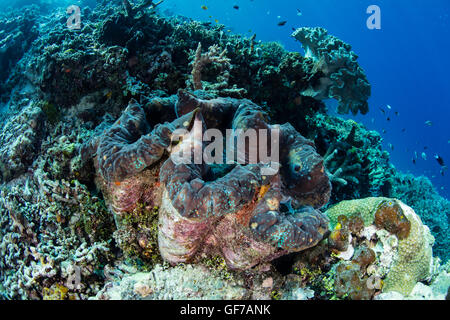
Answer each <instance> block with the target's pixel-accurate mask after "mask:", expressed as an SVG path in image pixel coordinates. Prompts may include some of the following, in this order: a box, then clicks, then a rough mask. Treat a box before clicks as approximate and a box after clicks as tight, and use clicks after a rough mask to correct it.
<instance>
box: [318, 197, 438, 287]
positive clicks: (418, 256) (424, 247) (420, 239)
mask: <svg viewBox="0 0 450 320" xmlns="http://www.w3.org/2000/svg"><path fill="white" fill-rule="evenodd" d="M326 214H327V216H328V217H329V218H330V227H331V229H334V228H335V227H336V225H338V217H340V216H342V215H345V216H346V217H348V218H353V217H360V218H361V219H362V220H363V221H364V226H365V230H364V231H363V232H362V233H363V234H364V233H365V234H370V233H373V232H372V231H370V228H371V226H373V227H375V229H376V228H378V229H385V230H387V231H388V232H389V233H391V234H392V236H395V237H396V238H398V248H397V251H396V252H395V255H394V258H393V261H392V263H390V264H389V266H388V269H389V270H388V272H387V275H386V278H385V279H384V286H383V292H388V291H398V292H400V293H402V294H404V295H408V294H409V293H411V291H412V289H413V288H414V286H415V284H416V283H417V282H418V281H420V280H424V279H426V278H427V277H428V276H429V275H430V268H431V264H432V261H433V257H432V249H431V246H432V244H433V242H434V239H433V237H432V236H431V234H430V230H429V229H428V227H427V226H425V225H423V224H422V221H421V219H420V218H419V216H417V214H416V213H415V212H414V211H413V210H412V209H411V208H410V207H408V206H407V205H405V204H404V203H402V202H401V201H399V200H396V199H388V198H367V199H360V200H350V201H342V202H341V203H339V204H338V205H336V206H334V207H332V208H330V209H329V210H327V211H326ZM367 228H368V229H367ZM377 234H378V233H377ZM380 235H381V234H380ZM365 237H367V235H366V236H365ZM369 237H370V236H369ZM368 240H370V239H368ZM379 259H380V257H378V258H377V262H376V264H380V263H381V261H380V260H379Z"/></svg>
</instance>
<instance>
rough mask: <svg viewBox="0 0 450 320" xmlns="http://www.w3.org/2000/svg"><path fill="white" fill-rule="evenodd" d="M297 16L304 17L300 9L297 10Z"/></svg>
mask: <svg viewBox="0 0 450 320" xmlns="http://www.w3.org/2000/svg"><path fill="white" fill-rule="evenodd" d="M297 15H298V16H299V17H301V16H302V12H301V11H300V9H297Z"/></svg>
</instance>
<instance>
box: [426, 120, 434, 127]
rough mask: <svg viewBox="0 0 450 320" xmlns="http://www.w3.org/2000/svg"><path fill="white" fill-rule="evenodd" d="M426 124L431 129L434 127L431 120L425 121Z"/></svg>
mask: <svg viewBox="0 0 450 320" xmlns="http://www.w3.org/2000/svg"><path fill="white" fill-rule="evenodd" d="M425 124H426V125H427V126H429V127H431V126H432V125H433V122H431V121H430V120H427V121H425Z"/></svg>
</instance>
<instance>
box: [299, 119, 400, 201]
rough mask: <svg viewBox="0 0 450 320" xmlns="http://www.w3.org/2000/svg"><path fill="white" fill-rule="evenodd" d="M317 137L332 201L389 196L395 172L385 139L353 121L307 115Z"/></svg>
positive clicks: (316, 142)
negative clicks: (331, 189)
mask: <svg viewBox="0 0 450 320" xmlns="http://www.w3.org/2000/svg"><path fill="white" fill-rule="evenodd" d="M306 121H307V123H308V124H307V129H306V131H307V132H308V136H309V137H310V138H311V139H313V140H314V142H315V144H316V146H317V150H318V152H319V153H320V154H321V155H323V157H324V164H325V168H326V170H327V173H328V175H329V177H330V180H331V182H332V184H333V191H334V192H333V194H332V197H331V203H337V202H339V201H342V200H348V199H358V198H364V197H370V196H389V192H390V188H391V185H392V182H391V180H392V178H393V177H394V176H395V174H396V170H395V169H394V167H393V165H392V164H391V163H389V153H388V152H387V151H383V150H382V146H381V142H382V138H381V136H380V134H379V133H377V132H376V131H369V130H367V129H366V128H365V127H364V126H362V125H361V124H358V123H356V122H355V121H353V120H343V119H340V118H337V117H334V116H330V115H326V114H322V113H317V114H315V115H314V116H307V117H306Z"/></svg>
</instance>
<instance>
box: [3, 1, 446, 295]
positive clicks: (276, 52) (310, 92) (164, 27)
mask: <svg viewBox="0 0 450 320" xmlns="http://www.w3.org/2000/svg"><path fill="white" fill-rule="evenodd" d="M48 3H50V2H48ZM82 3H84V2H82ZM160 3H161V1H159V2H156V1H147V0H144V1H139V2H138V1H135V2H132V1H131V2H130V1H98V6H97V7H96V8H93V9H92V8H90V7H85V6H84V4H83V5H82V6H83V8H82V17H83V19H82V25H81V29H79V30H70V29H69V28H64V27H61V25H65V22H66V21H67V14H66V12H65V10H64V8H62V7H58V8H54V7H51V6H50V5H48V6H47V5H42V6H41V8H40V9H37V8H36V7H33V6H31V7H28V8H26V9H24V10H21V11H20V12H13V13H11V14H8V15H6V14H2V15H1V17H0V64H1V71H0V72H1V75H0V85H1V89H0V100H1V113H0V125H1V126H2V131H1V133H0V183H1V185H0V190H1V194H0V238H1V241H0V298H1V299H51V300H55V299H58V300H69V299H90V298H92V299H185V298H189V299H347V298H351V299H372V298H373V299H390V298H393V297H397V298H404V299H411V298H414V297H417V298H419V299H443V298H445V296H446V294H447V291H448V283H449V282H448V279H449V276H448V275H449V270H448V263H447V264H444V265H443V266H440V265H439V259H433V262H434V264H433V268H432V271H429V269H427V267H429V266H430V263H431V243H432V240H431V237H429V232H428V231H427V228H426V227H425V226H424V225H423V224H422V222H421V221H423V222H424V223H425V224H427V225H429V226H430V229H431V233H432V234H434V235H435V237H436V243H435V245H434V247H433V252H434V253H437V254H438V255H439V256H440V257H441V258H442V259H443V260H444V262H445V261H447V260H446V259H448V250H447V247H448V232H447V231H446V230H447V228H448V212H449V209H448V201H446V200H445V199H443V198H440V197H439V196H438V195H437V193H436V192H435V190H434V189H433V187H432V185H431V183H430V182H429V181H428V180H426V179H424V178H415V177H412V176H406V175H403V174H401V173H398V172H396V170H395V169H394V167H393V166H392V165H391V164H390V163H389V154H388V152H386V151H383V150H382V148H381V141H382V139H381V136H380V135H379V134H378V133H377V132H374V131H368V130H366V129H365V128H364V127H363V126H362V125H360V124H358V123H356V122H354V121H352V120H343V119H341V118H339V117H333V116H330V115H328V114H327V113H326V111H327V110H326V108H325V105H324V103H323V102H322V101H321V100H322V99H326V98H330V97H331V98H335V99H337V100H338V102H339V109H338V111H339V112H340V113H350V112H352V113H354V114H356V113H358V112H361V113H365V112H367V98H368V97H369V95H370V86H369V84H368V83H367V79H366V76H365V75H364V72H363V70H362V69H361V67H360V66H359V65H358V64H357V62H356V60H357V57H356V55H355V54H354V53H353V52H352V51H351V47H350V46H349V45H347V44H345V43H344V42H342V41H341V40H339V39H337V38H335V37H333V36H330V35H328V34H327V32H326V31H325V30H324V29H321V28H313V29H308V28H302V29H298V30H297V31H296V32H295V36H296V37H297V38H299V39H298V40H300V41H301V42H302V43H303V45H304V47H305V49H306V51H307V54H306V56H302V54H300V53H298V52H288V51H287V50H285V49H284V48H283V46H282V45H280V44H279V43H275V42H270V43H265V42H261V41H259V40H257V38H256V35H252V36H250V37H244V36H240V35H236V34H233V33H232V32H227V30H226V27H225V26H224V25H221V24H219V23H217V24H211V23H202V22H198V21H193V20H190V19H185V18H183V17H164V16H163V15H161V14H159V12H158V10H159V8H160V7H159V4H160ZM50 7H51V8H52V10H47V9H49V8H50ZM36 10H40V11H39V14H36V12H37V11H36ZM46 10H47V11H46ZM202 47H203V48H208V49H207V51H206V50H204V52H202ZM277 124H280V125H277ZM200 127H201V128H202V129H209V128H215V129H217V130H219V131H220V132H221V133H222V134H223V133H225V132H226V130H227V129H243V130H246V129H266V130H268V132H269V133H270V134H269V138H270V137H272V135H273V136H275V132H276V131H277V130H279V133H280V136H279V137H278V138H279V142H280V145H279V146H280V158H279V159H278V160H279V161H278V162H279V167H277V168H279V171H278V173H277V174H275V175H267V174H263V173H262V171H261V170H262V169H267V168H268V167H269V163H266V162H265V161H263V160H264V159H261V157H262V155H260V154H259V156H258V157H257V159H256V160H257V161H256V162H257V163H256V164H255V163H253V162H252V161H251V160H252V159H251V154H250V152H249V151H250V149H249V148H248V147H247V146H245V147H244V150H245V152H243V154H241V155H240V156H241V158H237V161H234V162H232V163H226V164H220V163H212V164H210V163H203V164H197V163H195V162H194V164H191V165H185V164H182V163H181V164H180V163H178V162H176V161H175V160H174V159H176V156H177V155H179V153H181V152H182V151H189V152H187V154H188V156H189V157H191V158H192V157H195V153H192V149H189V147H190V146H192V144H194V145H197V146H202V147H203V148H204V149H205V150H206V148H208V147H211V146H212V143H213V142H212V141H202V140H201V139H199V135H198V134H196V130H195V129H198V128H200ZM180 128H183V129H186V130H187V131H188V133H189V134H188V135H186V136H185V137H184V138H185V139H183V140H182V141H181V142H177V141H173V138H174V132H175V130H176V129H180ZM214 142H215V141H214ZM224 142H225V143H227V141H224ZM263 143H264V142H263V141H261V140H258V143H257V144H256V149H257V150H258V151H259V150H260V148H262V146H263ZM235 147H236V146H235ZM232 151H233V153H237V152H236V151H237V150H235V149H232ZM268 151H270V150H268ZM183 155H184V153H183ZM211 156H212V155H211ZM215 156H216V158H217V159H221V158H224V159H225V154H223V155H222V154H217V155H215ZM194 159H195V158H194ZM253 160H255V159H253ZM272 165H273V163H272ZM272 169H273V168H272ZM330 183H331V184H332V187H333V188H332V189H331V185H330ZM369 196H385V197H390V198H397V199H399V200H401V201H403V203H406V204H408V205H410V206H411V207H412V208H413V209H414V210H415V211H416V212H417V214H418V215H419V216H420V217H421V219H422V220H420V219H419V218H418V216H417V215H416V214H415V213H414V212H413V211H412V210H411V208H409V207H406V206H405V205H404V204H403V203H401V202H399V201H398V200H393V199H387V198H372V199H362V200H358V201H356V202H348V203H347V202H343V203H341V204H338V205H337V206H336V207H333V208H331V209H329V210H328V212H327V214H329V216H330V218H331V223H330V224H329V223H328V222H329V221H328V219H327V217H326V216H325V215H324V214H323V213H321V212H320V211H319V210H320V209H321V208H323V207H324V206H326V205H332V204H336V203H339V202H341V201H342V200H348V199H359V198H364V197H369ZM329 200H330V201H329ZM348 204H351V205H350V206H349V205H348ZM352 206H354V209H352V208H350V207H352ZM333 212H335V213H336V214H334V213H333ZM443 212H445V213H446V215H445V214H442V213H443ZM347 213H349V214H347ZM352 213H360V214H361V216H359V217H356V216H354V215H352ZM327 229H330V231H331V232H327ZM164 260H166V261H169V262H171V263H172V264H177V265H176V266H174V265H169V264H168V263H166V262H164ZM184 263H190V264H189V265H184ZM406 273H409V274H410V275H411V277H410V278H408V277H407V276H405V274H406ZM424 278H430V279H427V282H425V283H423V282H417V281H418V280H422V279H424Z"/></svg>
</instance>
